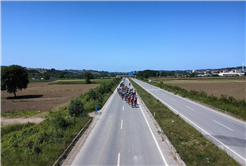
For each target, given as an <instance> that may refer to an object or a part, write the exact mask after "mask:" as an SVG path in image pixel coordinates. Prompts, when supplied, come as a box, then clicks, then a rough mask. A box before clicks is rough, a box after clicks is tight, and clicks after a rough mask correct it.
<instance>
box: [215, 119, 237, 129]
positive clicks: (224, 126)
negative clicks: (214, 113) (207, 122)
mask: <svg viewBox="0 0 246 166" xmlns="http://www.w3.org/2000/svg"><path fill="white" fill-rule="evenodd" d="M213 121H214V122H215V123H218V124H219V125H221V126H223V127H225V128H227V129H229V130H231V131H234V130H232V129H230V128H229V127H226V126H225V125H223V124H221V123H219V122H217V121H215V120H213Z"/></svg>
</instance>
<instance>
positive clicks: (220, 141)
mask: <svg viewBox="0 0 246 166" xmlns="http://www.w3.org/2000/svg"><path fill="white" fill-rule="evenodd" d="M138 85H139V86H141V87H142V85H140V84H138ZM142 88H143V89H144V87H142ZM147 91H148V90H147ZM148 92H149V93H150V94H151V95H152V96H154V97H155V98H156V99H158V100H160V101H161V102H162V103H163V104H165V105H166V106H168V107H169V108H170V109H171V110H173V111H174V112H177V114H179V115H180V116H183V117H184V118H185V119H187V120H188V121H189V122H190V123H192V124H193V125H194V126H196V127H197V128H199V129H200V130H202V131H203V132H204V133H206V134H207V135H209V136H210V137H212V138H213V139H214V140H216V141H218V142H219V143H220V144H221V145H223V146H224V147H225V148H227V149H229V150H230V151H231V152H232V153H234V154H236V155H237V156H238V157H240V158H241V159H243V160H244V161H246V159H245V158H243V157H242V156H241V155H239V154H238V153H237V152H235V151H234V150H232V149H231V148H229V147H228V146H226V145H225V144H223V143H222V142H221V141H220V140H218V139H217V138H215V137H213V136H212V135H211V134H209V133H208V132H207V131H205V130H204V129H202V128H201V127H199V126H198V125H197V124H195V123H194V122H192V121H191V120H190V119H188V118H187V117H186V116H184V115H182V114H180V113H179V112H178V111H177V110H176V109H174V108H173V107H171V106H170V105H169V104H167V103H166V102H164V101H162V100H161V99H159V98H158V97H156V96H155V95H154V94H153V93H151V92H150V91H148Z"/></svg>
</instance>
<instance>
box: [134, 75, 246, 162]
mask: <svg viewBox="0 0 246 166" xmlns="http://www.w3.org/2000/svg"><path fill="white" fill-rule="evenodd" d="M132 80H133V81H135V82H136V83H137V84H138V85H140V86H141V87H142V88H144V89H145V90H146V91H148V92H149V93H151V94H152V95H153V96H154V97H156V98H157V99H159V100H160V101H161V102H162V103H164V104H165V105H166V106H168V107H169V108H170V109H171V110H172V111H173V112H174V113H176V114H177V113H178V114H180V117H182V118H183V119H184V120H185V121H187V122H188V123H190V124H191V125H193V126H194V127H195V128H197V129H198V130H199V131H200V132H202V133H203V134H204V135H205V136H206V137H207V138H208V139H210V140H212V141H213V142H214V143H215V144H216V145H217V146H219V147H220V148H222V149H224V150H225V151H227V152H228V154H229V155H231V156H232V157H233V158H235V159H236V160H237V161H238V162H239V163H240V164H242V165H246V164H245V163H246V128H245V127H246V123H245V122H242V121H240V120H238V119H236V118H233V117H230V116H228V115H226V114H224V113H221V112H219V111H215V110H213V109H211V108H208V107H205V106H203V105H200V104H198V103H195V102H193V101H190V100H188V99H185V98H182V97H180V96H178V95H174V94H173V93H170V92H167V91H165V90H163V89H160V88H158V87H155V86H153V85H150V84H148V83H145V82H142V81H140V80H137V79H132Z"/></svg>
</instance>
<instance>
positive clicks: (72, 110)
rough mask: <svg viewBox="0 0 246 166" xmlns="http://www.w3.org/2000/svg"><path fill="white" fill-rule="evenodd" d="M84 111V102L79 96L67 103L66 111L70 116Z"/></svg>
mask: <svg viewBox="0 0 246 166" xmlns="http://www.w3.org/2000/svg"><path fill="white" fill-rule="evenodd" d="M83 111H84V104H83V102H82V100H81V99H80V98H79V97H76V98H74V99H71V100H70V102H69V105H68V113H69V115H70V116H74V115H75V116H77V117H78V116H79V115H81V114H82V113H83Z"/></svg>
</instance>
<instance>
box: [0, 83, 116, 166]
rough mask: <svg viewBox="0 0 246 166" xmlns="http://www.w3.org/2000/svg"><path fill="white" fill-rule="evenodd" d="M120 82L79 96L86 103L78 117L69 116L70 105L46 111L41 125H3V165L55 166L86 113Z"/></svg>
mask: <svg viewBox="0 0 246 166" xmlns="http://www.w3.org/2000/svg"><path fill="white" fill-rule="evenodd" d="M119 82H120V79H115V80H113V81H110V82H107V83H105V84H101V85H100V86H99V87H96V88H94V89H90V90H89V91H88V92H87V93H82V92H80V93H81V94H80V95H79V98H80V99H81V101H82V102H83V114H82V115H80V116H78V117H75V116H71V115H69V113H68V109H67V108H68V105H67V106H63V107H59V108H57V110H53V111H51V110H50V111H46V112H47V113H48V114H47V115H46V119H45V120H44V121H42V122H41V123H38V124H34V123H27V124H12V125H6V126H2V127H1V131H2V132H1V136H2V137H1V164H2V165H18V166H28V165H30V166H32V165H37V166H43V165H52V164H53V163H54V162H55V161H56V160H57V159H58V157H59V156H60V155H61V154H62V152H63V151H64V150H65V149H66V148H67V146H68V145H69V144H70V143H71V141H72V140H73V138H74V137H75V136H76V135H77V133H78V132H79V131H80V130H81V129H82V127H83V126H84V125H85V124H86V123H87V122H88V120H89V119H91V118H90V117H89V116H87V113H89V112H92V111H94V110H95V105H96V104H97V105H98V109H101V107H102V106H103V104H104V103H105V101H106V100H107V99H108V97H109V96H110V95H111V94H112V92H113V90H114V89H115V88H116V86H117V85H118V84H119ZM51 86H54V85H51ZM57 86H63V85H57ZM31 112H32V111H31ZM87 127H88V126H87Z"/></svg>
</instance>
